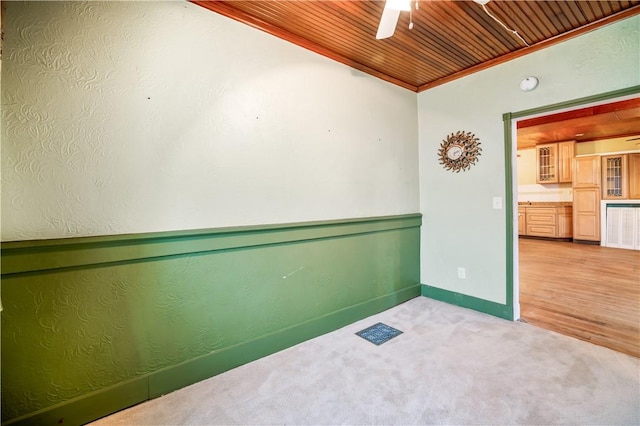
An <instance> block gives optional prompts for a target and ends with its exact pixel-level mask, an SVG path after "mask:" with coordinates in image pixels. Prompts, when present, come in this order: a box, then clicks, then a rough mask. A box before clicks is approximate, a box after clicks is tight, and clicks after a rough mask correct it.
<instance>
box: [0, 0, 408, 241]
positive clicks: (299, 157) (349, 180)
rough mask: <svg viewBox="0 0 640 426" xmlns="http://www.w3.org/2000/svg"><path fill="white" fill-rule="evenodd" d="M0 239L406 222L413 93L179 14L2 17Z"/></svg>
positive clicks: (141, 9) (72, 12) (55, 5)
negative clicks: (396, 218)
mask: <svg viewBox="0 0 640 426" xmlns="http://www.w3.org/2000/svg"><path fill="white" fill-rule="evenodd" d="M6 6H7V10H6V14H7V17H6V20H5V29H4V30H5V37H4V45H3V49H4V51H3V67H2V104H3V105H2V106H3V111H2V128H3V130H2V240H3V241H11V240H29V239H42V238H60V237H75V236H91V235H104V234H121V233H138V232H153V231H167V230H181V229H199V228H212V227H225V226H241V225H255V224H266V223H286V222H301V221H307V220H327V219H339V218H350V217H369V216H385V215H395V214H406V213H414V212H416V211H417V210H418V208H419V201H418V197H419V194H418V159H417V157H418V133H417V132H418V125H417V115H416V109H417V97H416V94H415V93H412V92H410V91H407V90H405V89H402V88H398V87H396V86H393V85H391V84H389V83H386V82H384V81H382V80H379V79H377V78H374V77H370V76H367V75H364V74H362V73H360V72H358V71H355V70H353V69H351V68H349V67H346V66H344V65H342V64H338V63H336V62H334V61H331V60H329V59H327V58H324V57H321V56H319V55H316V54H314V53H312V52H308V51H306V50H304V49H302V48H300V47H298V46H295V45H292V44H290V43H288V42H285V41H282V40H279V39H277V38H275V37H272V36H270V35H268V34H265V33H263V32H260V31H257V30H255V29H252V28H250V27H248V26H245V25H242V24H240V23H237V22H235V21H232V20H230V19H227V18H224V17H222V16H219V15H217V14H215V13H212V12H210V11H207V10H205V9H203V8H201V7H198V6H195V5H193V4H190V3H187V2H88V3H86V2H24V3H22V2H7V3H6Z"/></svg>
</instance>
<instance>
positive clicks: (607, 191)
mask: <svg viewBox="0 0 640 426" xmlns="http://www.w3.org/2000/svg"><path fill="white" fill-rule="evenodd" d="M601 170H602V199H603V200H626V199H627V198H628V197H629V195H628V194H629V170H628V166H627V155H626V154H619V155H603V156H602V168H601Z"/></svg>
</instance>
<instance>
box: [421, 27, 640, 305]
mask: <svg viewBox="0 0 640 426" xmlns="http://www.w3.org/2000/svg"><path fill="white" fill-rule="evenodd" d="M529 75H534V76H537V77H538V78H539V79H540V85H539V86H538V88H537V89H536V90H534V91H533V92H528V93H525V92H522V91H520V89H519V83H520V81H521V80H522V79H523V78H524V77H526V76H529ZM638 84H640V16H636V17H633V18H629V19H626V20H624V21H621V22H618V23H615V24H612V25H609V26H607V27H604V28H601V29H598V30H596V31H592V32H590V33H587V34H584V35H582V36H580V37H577V38H574V39H571V40H569V41H566V42H563V43H561V44H558V45H555V46H552V47H549V48H547V49H544V50H541V51H538V52H535V53H532V54H530V55H527V56H523V57H521V58H518V59H516V60H513V61H510V62H507V63H505V64H501V65H498V66H495V67H493V68H490V69H487V70H485V71H482V72H479V73H476V74H473V75H470V76H468V77H465V78H462V79H460V80H456V81H453V82H451V83H448V84H445V85H443V86H439V87H436V88H433V89H430V90H427V91H425V92H422V93H420V94H419V95H418V120H419V126H420V130H419V132H420V211H421V213H422V214H423V215H424V217H425V224H424V226H423V228H422V235H423V236H422V245H421V257H422V263H421V265H422V266H421V271H422V275H421V278H422V282H423V283H424V284H428V285H430V286H434V287H439V288H443V289H446V290H450V291H454V292H458V293H462V294H466V295H469V296H474V297H477V298H481V299H485V300H489V301H492V302H497V303H502V304H504V303H505V299H506V253H505V251H506V250H505V247H506V236H505V234H506V231H505V220H506V219H505V210H504V209H503V210H494V209H493V208H492V197H494V196H500V197H503V199H504V196H505V171H504V169H505V160H504V131H503V121H502V115H503V114H504V113H507V112H516V111H524V110H527V109H530V108H536V107H541V106H545V105H550V104H554V103H557V102H564V101H569V100H573V99H578V98H582V97H586V96H590V95H595V94H598V93H603V92H609V91H613V90H617V89H622V88H625V87H630V86H635V85H638ZM458 130H465V131H470V132H473V133H475V135H476V136H477V137H479V139H480V142H481V143H482V148H483V151H482V155H481V157H480V159H479V161H478V163H477V164H476V165H475V166H473V167H472V168H471V170H469V171H467V172H464V173H451V172H447V171H445V170H444V169H443V168H442V167H441V166H440V165H439V164H438V157H437V151H438V147H439V145H440V142H441V141H442V139H444V138H445V137H446V136H447V135H448V134H450V133H451V132H455V131H458ZM514 162H515V160H514ZM436 182H437V184H435V183H436ZM460 266H462V267H465V268H466V279H464V280H461V279H459V278H458V277H457V268H458V267H460Z"/></svg>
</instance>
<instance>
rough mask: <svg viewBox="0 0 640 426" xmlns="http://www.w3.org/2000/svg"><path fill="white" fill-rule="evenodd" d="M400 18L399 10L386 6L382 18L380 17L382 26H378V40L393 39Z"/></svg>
mask: <svg viewBox="0 0 640 426" xmlns="http://www.w3.org/2000/svg"><path fill="white" fill-rule="evenodd" d="M398 18H400V11H399V10H394V9H390V8H388V7H386V6H385V8H384V10H383V11H382V16H381V17H380V25H378V33H377V34H376V38H377V39H378V40H381V39H383V38H388V37H391V36H392V35H393V33H394V32H396V24H397V23H398Z"/></svg>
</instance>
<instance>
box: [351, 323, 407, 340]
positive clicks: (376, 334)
mask: <svg viewBox="0 0 640 426" xmlns="http://www.w3.org/2000/svg"><path fill="white" fill-rule="evenodd" d="M401 334H402V331H400V330H396V329H395V328H393V327H389V326H388V325H386V324H383V323H381V322H379V323H377V324H375V325H372V326H371V327H367V328H365V329H364V330H361V331H358V332H357V333H356V335H358V336H360V337H362V338H363V339H365V340H368V341H370V342H371V343H373V344H374V345H378V346H380V345H381V344H383V343H384V342H388V341H389V340H391V339H393V338H394V337H396V336H399V335H401Z"/></svg>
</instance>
